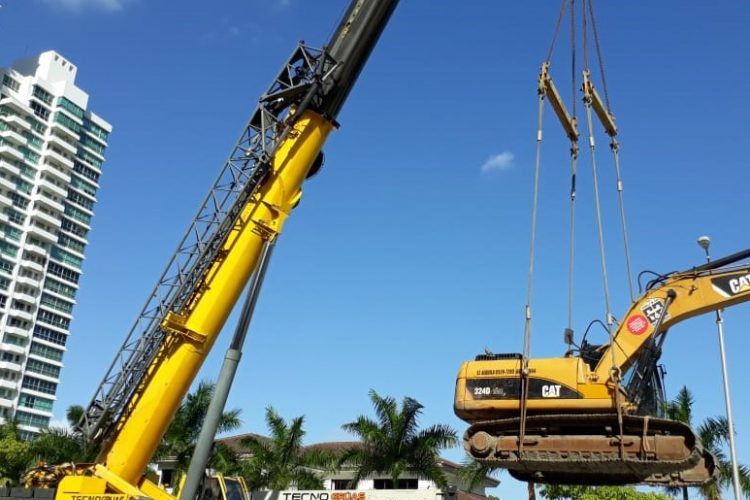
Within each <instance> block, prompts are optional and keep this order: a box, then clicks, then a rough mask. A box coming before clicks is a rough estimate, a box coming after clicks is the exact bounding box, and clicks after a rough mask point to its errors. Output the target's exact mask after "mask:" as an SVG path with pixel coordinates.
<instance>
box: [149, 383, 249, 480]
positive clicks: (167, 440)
mask: <svg viewBox="0 0 750 500" xmlns="http://www.w3.org/2000/svg"><path fill="white" fill-rule="evenodd" d="M215 387H216V385H215V384H213V383H211V382H206V381H201V382H200V383H199V384H198V387H197V389H196V390H195V392H192V393H190V394H188V395H187V397H186V398H185V400H184V401H183V402H182V404H181V405H180V407H179V408H178V410H177V413H176V414H175V416H174V419H172V423H171V424H170V425H169V428H168V429H167V432H166V433H165V434H164V437H163V438H162V441H161V443H160V444H159V448H158V449H157V450H156V455H155V456H156V457H157V458H166V457H174V458H175V459H176V460H177V470H178V471H182V472H184V471H186V470H187V468H188V466H189V465H190V459H191V457H192V456H193V450H194V449H195V443H196V441H197V440H198V435H199V434H200V432H201V428H202V427H203V421H204V420H205V419H206V413H207V412H208V405H209V404H210V403H211V398H212V397H213V395H214V389H215ZM239 414H240V410H237V409H235V410H230V411H227V412H224V413H223V414H222V416H221V420H220V422H219V428H218V432H219V433H221V432H229V431H232V430H234V429H236V428H238V427H239V426H240V425H241V421H240V419H239Z"/></svg>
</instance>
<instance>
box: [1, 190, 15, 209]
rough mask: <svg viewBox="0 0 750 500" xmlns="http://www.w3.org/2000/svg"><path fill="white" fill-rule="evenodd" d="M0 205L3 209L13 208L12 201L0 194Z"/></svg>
mask: <svg viewBox="0 0 750 500" xmlns="http://www.w3.org/2000/svg"><path fill="white" fill-rule="evenodd" d="M0 205H2V206H4V207H12V206H13V200H11V199H10V198H8V197H7V196H5V195H4V194H2V193H0Z"/></svg>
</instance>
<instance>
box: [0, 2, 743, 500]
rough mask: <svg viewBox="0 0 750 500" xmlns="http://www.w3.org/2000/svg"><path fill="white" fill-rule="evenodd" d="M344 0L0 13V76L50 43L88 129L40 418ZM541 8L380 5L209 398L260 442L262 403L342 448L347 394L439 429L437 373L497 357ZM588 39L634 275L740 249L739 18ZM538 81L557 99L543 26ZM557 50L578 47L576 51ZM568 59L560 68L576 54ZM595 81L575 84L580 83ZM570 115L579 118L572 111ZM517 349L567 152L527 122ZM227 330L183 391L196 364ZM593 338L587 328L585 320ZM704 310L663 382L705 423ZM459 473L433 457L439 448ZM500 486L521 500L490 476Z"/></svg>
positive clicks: (440, 377) (658, 24)
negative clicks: (227, 391) (79, 98)
mask: <svg viewBox="0 0 750 500" xmlns="http://www.w3.org/2000/svg"><path fill="white" fill-rule="evenodd" d="M346 4H347V2H346V0H328V1H321V2H309V1H302V0H283V1H260V0H250V1H244V2H240V1H234V0H227V1H222V2H205V1H204V2H197V1H194V0H185V1H183V2H180V3H179V4H176V3H172V2H164V1H146V0H0V5H2V9H0V37H2V38H1V39H2V43H1V44H0V65H1V66H7V65H8V64H10V63H11V62H12V61H13V60H15V59H18V58H21V57H25V56H29V55H33V54H36V53H38V52H41V51H44V50H49V49H54V50H57V51H58V52H60V53H61V54H63V55H64V56H65V57H66V58H68V59H70V60H71V61H72V62H73V63H74V64H76V65H77V66H78V68H79V71H78V81H77V83H78V84H79V85H80V86H81V87H82V88H84V89H85V90H86V91H87V92H89V93H90V95H91V100H90V104H91V107H92V109H93V110H94V111H95V112H96V113H98V114H100V115H101V116H102V117H104V118H105V119H106V120H108V121H110V122H111V123H112V124H113V126H114V132H113V134H112V135H111V138H110V148H109V150H108V152H107V157H108V161H107V162H106V164H105V166H104V175H103V177H102V181H101V186H102V187H101V190H100V193H99V202H98V205H97V209H96V211H97V214H96V217H95V219H94V224H93V231H92V233H91V236H90V240H89V241H90V246H89V248H88V250H87V260H86V262H85V264H84V273H85V275H84V278H83V280H82V283H81V290H80V293H79V295H78V305H77V306H76V309H75V320H74V323H73V327H72V331H73V335H72V337H71V340H70V342H69V350H68V353H67V355H66V358H65V366H66V367H65V369H64V371H63V375H62V382H61V386H60V390H59V394H58V396H59V397H58V402H57V404H56V408H55V410H56V415H58V418H60V417H62V415H63V411H64V409H65V408H66V407H67V406H69V405H71V404H86V403H87V402H88V401H89V399H90V397H91V395H92V394H93V391H94V389H95V388H96V386H97V385H98V383H99V381H100V378H101V376H102V375H103V373H104V371H105V369H106V367H107V366H108V364H109V363H110V361H111V359H112V357H113V355H114V353H115V351H116V349H117V348H118V347H119V345H120V343H121V341H122V338H123V337H124V335H125V333H126V332H127V331H128V329H129V327H130V325H131V323H132V321H133V320H134V319H135V316H136V314H137V313H138V311H139V310H140V307H141V306H142V304H143V302H144V301H145V298H146V295H147V294H148V292H149V291H150V290H151V288H152V287H153V284H154V282H155V281H156V279H157V277H158V276H159V275H160V273H161V271H162V269H163V266H164V265H165V264H166V262H167V259H168V258H169V256H170V255H171V253H172V251H173V250H174V248H175V246H176V244H177V242H178V239H179V238H180V237H181V236H182V234H183V232H184V230H185V229H186V228H187V225H188V223H189V222H190V220H191V218H192V216H193V213H194V211H195V209H196V208H197V206H198V203H199V202H200V200H202V198H203V196H204V195H205V192H206V191H207V190H208V188H209V186H210V185H211V183H212V182H213V179H214V177H215V175H216V172H217V171H218V169H219V167H220V165H221V164H222V163H223V161H224V160H225V158H226V155H227V154H228V153H229V151H230V149H231V148H232V146H233V144H234V141H235V140H236V138H237V136H238V135H239V133H240V131H241V130H242V127H243V126H244V123H245V121H246V119H247V117H248V116H249V114H250V112H251V110H252V109H253V108H254V103H255V102H256V101H257V98H258V96H259V95H260V94H261V92H263V91H264V90H265V89H266V87H267V86H268V84H269V82H270V79H271V78H272V77H273V76H274V75H275V73H276V71H277V70H278V68H279V67H280V66H281V64H282V63H283V62H284V61H285V60H286V57H287V56H288V55H289V54H290V53H291V50H292V48H293V47H294V44H295V43H296V42H297V41H298V40H300V39H304V40H306V41H307V42H308V43H310V44H311V45H322V44H323V43H325V41H326V40H327V38H328V36H329V35H330V33H331V31H332V30H333V28H334V25H335V22H336V21H337V20H338V18H339V16H340V15H341V13H342V11H343V10H344V8H345V7H346ZM558 6H559V3H558V2H548V1H547V2H544V1H540V0H535V1H531V2H491V1H488V0H481V1H480V0H474V1H469V2H427V1H403V2H402V3H401V5H400V6H399V7H398V8H397V10H396V13H395V14H394V16H393V19H392V22H391V24H390V25H389V26H388V28H387V29H386V32H385V33H384V35H383V37H382V39H381V42H380V44H379V46H378V47H377V48H376V50H375V53H374V54H373V56H372V57H371V59H370V62H369V64H368V66H367V67H366V68H365V70H364V71H363V73H362V76H361V78H360V81H359V83H358V85H357V86H356V87H355V89H354V91H353V92H352V94H351V96H350V98H349V101H348V102H347V104H346V105H345V107H344V109H343V111H342V113H341V115H340V116H339V121H340V122H341V124H342V126H341V129H340V130H338V131H337V132H335V133H334V134H333V135H332V137H331V138H330V140H329V142H328V144H327V146H326V148H325V150H326V157H327V163H326V165H325V167H324V168H323V170H322V173H321V175H319V176H317V177H316V178H314V179H313V180H311V182H309V184H307V185H306V189H305V196H304V198H303V201H302V203H301V205H300V206H299V208H298V209H297V210H296V211H295V212H294V214H293V216H292V217H291V218H290V221H289V223H288V224H287V226H286V231H285V233H284V234H283V236H282V239H281V241H280V243H279V245H277V248H276V251H275V253H274V257H273V261H272V263H271V268H270V270H269V273H268V276H267V279H266V284H265V287H264V290H263V294H262V296H261V299H260V301H259V304H258V309H257V313H256V316H255V318H254V321H253V325H252V331H251V333H250V335H249V339H248V342H247V345H246V350H245V355H244V359H243V362H242V366H241V368H240V370H239V373H238V378H237V383H236V386H235V388H234V390H233V392H232V395H231V398H230V402H229V406H230V407H238V408H242V418H243V421H244V425H243V428H242V431H247V432H249V431H254V432H263V431H264V424H263V412H264V408H265V407H266V406H268V405H272V406H274V407H275V408H276V409H277V410H278V411H279V412H280V413H281V414H282V415H284V416H286V417H288V418H291V417H293V416H296V415H301V414H304V415H305V416H306V422H307V430H308V442H314V441H323V440H336V439H347V438H348V437H349V436H347V435H346V434H345V433H344V432H343V431H342V430H341V428H340V426H341V424H343V423H345V422H348V421H351V420H353V419H354V418H355V417H356V416H357V415H359V414H362V413H368V414H369V412H370V406H369V400H368V397H367V393H368V390H369V389H371V388H372V389H375V390H376V391H378V392H379V393H380V394H383V395H392V396H395V397H397V398H401V397H402V396H405V395H409V396H412V397H415V398H416V399H418V400H419V401H420V402H422V403H423V404H424V405H425V412H424V416H423V421H422V422H423V424H424V425H429V424H432V423H437V422H440V423H448V424H450V425H452V426H453V427H454V428H456V429H457V430H458V431H459V433H461V432H463V429H464V427H465V426H464V424H463V423H462V422H461V421H459V420H458V419H457V418H456V417H454V416H453V412H452V398H453V385H454V378H455V375H456V371H457V369H458V367H459V365H460V363H461V361H463V360H466V359H470V358H472V357H473V356H474V355H475V354H477V353H478V352H481V351H482V350H483V349H484V347H485V346H489V347H490V348H491V349H492V350H494V351H496V352H518V351H519V350H520V349H521V346H522V332H523V304H524V302H525V297H526V270H527V266H528V241H529V240H528V238H529V222H530V206H531V191H532V176H533V165H534V146H535V144H534V139H535V131H536V93H535V91H536V77H537V74H538V70H539V65H540V63H541V61H542V59H543V58H544V57H545V55H546V53H547V48H548V45H549V40H550V36H551V31H552V27H553V25H554V22H555V19H556V16H557V12H558ZM597 15H598V26H599V30H600V35H601V38H602V47H603V51H604V57H605V65H606V70H607V82H608V84H609V93H610V96H611V100H612V105H613V109H614V112H615V115H616V116H617V123H618V125H619V127H620V142H621V145H622V153H621V160H622V166H623V177H624V183H625V204H626V211H627V215H628V225H629V229H630V238H631V253H632V257H633V267H634V269H635V270H636V272H640V271H641V270H644V269H650V270H654V271H658V272H667V271H672V270H677V269H685V268H689V267H691V266H693V265H697V264H700V263H702V261H703V254H702V251H701V249H700V248H699V247H698V246H697V245H696V243H695V240H696V238H697V237H698V236H699V235H701V234H709V235H710V236H711V237H712V239H713V246H712V253H713V254H714V256H717V257H718V256H722V255H725V254H729V253H732V252H735V251H739V250H741V249H744V248H746V247H747V246H748V238H747V230H748V224H747V222H746V220H744V219H745V210H746V205H747V200H748V195H747V183H748V175H749V174H748V173H747V168H746V167H747V161H746V158H745V153H746V147H745V146H746V138H745V135H746V132H747V124H746V117H747V116H748V114H749V112H750V109H749V108H750V106H749V105H748V100H747V95H746V89H745V87H746V85H745V82H746V81H747V79H748V76H749V75H748V69H747V65H746V64H745V63H744V62H745V61H746V59H747V50H748V48H749V46H748V35H747V31H746V24H747V19H749V18H750V4H748V3H746V2H721V3H714V4H712V5H711V6H710V7H708V6H707V5H706V4H705V2H699V1H696V0H687V1H680V2H677V1H672V0H665V1H663V2H648V1H635V2H627V3H626V4H625V3H618V4H616V5H615V4H614V3H601V4H600V5H598V8H597ZM561 36H562V39H561V40H560V42H558V46H557V49H556V52H555V57H554V58H553V76H554V77H555V79H556V82H557V83H558V85H559V86H560V87H561V91H562V93H563V95H564V96H565V98H566V99H567V100H568V101H570V97H569V96H570V93H571V91H570V88H569V83H568V82H569V80H570V73H569V64H570V63H569V48H568V46H567V33H563V35H561ZM578 55H579V58H580V57H581V53H580V49H579V54H578ZM579 61H580V59H579ZM595 82H596V83H598V85H599V88H600V89H601V83H600V82H599V80H598V78H597V79H596V80H595ZM579 109H580V105H579ZM546 116H547V120H546V121H545V144H544V149H543V154H542V156H543V173H542V186H541V192H540V212H539V237H538V238H539V239H538V253H537V261H536V270H537V275H536V277H537V279H536V281H535V288H534V290H535V294H534V303H533V304H534V313H535V322H534V332H533V340H532V354H533V355H534V356H537V357H544V356H557V355H561V354H562V353H563V352H564V349H565V347H564V345H563V343H562V331H563V328H564V327H565V326H566V322H567V316H566V307H567V305H566V304H567V301H566V287H567V283H566V273H567V245H568V243H567V232H568V220H567V210H568V208H567V207H568V205H567V203H568V201H567V199H568V184H569V180H568V175H569V174H568V169H569V164H568V154H567V144H566V141H565V140H564V137H563V135H562V132H561V131H560V130H559V127H558V125H557V123H556V122H555V121H553V120H552V119H551V118H552V113H551V111H550V110H549V108H548V109H547V114H546ZM597 140H598V144H599V145H600V148H599V151H598V155H597V162H598V164H599V167H600V176H601V179H600V181H601V188H602V194H603V212H604V219H605V220H604V223H605V240H606V242H607V249H608V254H607V255H608V262H609V274H610V284H611V294H612V308H613V313H614V314H615V316H617V317H621V315H622V314H624V312H625V310H626V308H627V305H628V294H627V288H626V282H625V271H624V263H623V259H622V253H623V252H622V245H621V240H620V236H619V225H618V224H619V220H618V214H617V211H616V198H615V192H614V180H613V175H612V170H613V169H612V163H611V158H610V156H609V154H608V151H607V148H606V147H605V145H606V140H605V138H604V137H601V136H600V137H598V139H597ZM590 168H591V167H590V159H589V156H588V155H587V154H584V155H582V158H581V161H580V165H579V172H580V175H579V195H578V196H579V201H578V203H579V204H578V215H579V219H578V227H579V231H578V236H577V238H578V240H577V241H578V249H577V253H578V257H579V260H578V266H577V273H578V274H577V277H576V298H575V304H576V309H575V315H574V316H575V323H574V327H575V330H576V334H577V338H578V339H580V336H581V334H582V332H583V330H584V329H585V326H586V324H588V322H589V321H590V320H592V319H595V318H602V317H603V315H604V306H603V299H602V291H601V290H602V287H601V275H600V272H599V259H598V253H597V243H596V239H595V232H594V218H593V211H592V206H593V205H592V193H591V180H590V179H591V175H590ZM749 311H750V308H749V307H748V306H742V305H741V306H737V307H734V308H732V309H730V310H728V311H727V312H726V315H725V318H726V336H727V345H728V363H729V369H730V376H731V380H732V383H733V385H732V387H733V396H734V405H735V408H734V410H735V420H736V423H737V431H738V452H739V456H740V461H742V462H744V463H750V438H748V433H749V432H750V430H749V429H746V426H747V425H748V419H747V415H748V412H750V399H749V398H748V391H747V390H746V389H745V387H744V384H745V380H746V379H748V377H750V366H749V365H748V363H746V362H745V353H746V351H747V350H748V349H749V348H750V341H748V340H747V336H746V335H745V330H746V325H747V323H748V321H749V320H750V313H749ZM233 323H234V319H233V318H232V319H231V320H230V321H229V322H228V325H229V327H228V328H227V332H226V333H227V335H225V337H224V342H221V341H220V342H219V344H218V345H217V347H216V348H215V350H214V352H213V353H212V355H211V356H210V358H209V360H208V362H207V363H206V365H205V367H204V370H203V372H202V375H201V377H203V378H207V379H212V378H214V377H215V376H216V374H217V372H218V367H219V365H220V362H221V358H222V357H223V351H224V348H225V345H226V341H227V339H228V337H229V334H230V333H231V332H230V330H231V327H232V326H233ZM592 335H593V336H594V340H597V336H598V340H604V334H603V333H601V332H595V333H592ZM718 359H719V358H718V347H717V341H716V330H715V325H714V321H713V316H712V315H707V316H705V317H700V318H696V319H693V320H690V321H689V322H687V323H684V324H681V325H678V326H677V327H675V328H674V329H673V331H672V333H671V334H670V338H669V339H668V341H667V346H666V349H665V355H664V357H663V361H664V362H665V364H666V365H667V371H668V375H667V389H668V391H669V393H670V395H674V394H675V393H676V391H677V390H678V389H679V387H681V386H682V385H683V384H686V385H688V386H689V387H690V388H691V389H692V390H693V392H694V394H695V397H696V418H697V419H701V418H703V417H705V416H712V415H718V414H721V413H723V408H724V407H723V398H722V392H721V375H720V370H719V364H718ZM446 456H447V457H448V458H451V459H453V460H460V459H461V457H462V453H461V452H460V451H459V450H458V449H456V450H453V451H450V452H448V453H447V454H446ZM501 479H502V480H503V481H504V482H503V484H502V485H501V486H500V488H499V489H498V491H497V493H498V494H499V495H501V496H502V495H504V496H505V497H506V498H509V497H513V496H514V495H516V494H517V495H520V494H522V493H520V492H522V491H525V489H523V488H522V487H521V485H520V484H518V483H516V482H515V481H513V480H512V479H510V478H509V477H507V475H502V476H501Z"/></svg>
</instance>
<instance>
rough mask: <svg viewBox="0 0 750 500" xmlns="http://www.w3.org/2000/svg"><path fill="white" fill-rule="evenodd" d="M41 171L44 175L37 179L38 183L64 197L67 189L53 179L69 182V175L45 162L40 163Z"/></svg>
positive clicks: (66, 194)
mask: <svg viewBox="0 0 750 500" xmlns="http://www.w3.org/2000/svg"><path fill="white" fill-rule="evenodd" d="M42 173H43V174H44V175H43V176H42V177H41V178H40V179H39V184H41V185H42V186H44V187H45V188H47V189H49V190H50V191H52V192H53V193H55V194H57V195H58V196H61V197H62V198H63V199H65V198H66V197H67V196H68V190H67V189H65V188H64V187H62V186H59V185H58V184H57V183H55V182H53V181H55V180H57V182H58V183H59V182H61V181H65V182H66V183H67V182H70V176H69V175H66V174H64V173H62V172H60V171H59V170H58V169H56V168H55V167H53V166H51V165H47V164H46V163H45V164H43V165H42ZM53 177H54V178H53ZM66 179H67V180H66Z"/></svg>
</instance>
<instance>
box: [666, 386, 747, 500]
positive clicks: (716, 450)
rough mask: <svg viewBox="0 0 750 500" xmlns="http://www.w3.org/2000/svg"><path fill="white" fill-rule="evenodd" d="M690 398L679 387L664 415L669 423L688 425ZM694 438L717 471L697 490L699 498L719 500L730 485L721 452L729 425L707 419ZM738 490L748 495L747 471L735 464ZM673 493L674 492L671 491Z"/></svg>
mask: <svg viewBox="0 0 750 500" xmlns="http://www.w3.org/2000/svg"><path fill="white" fill-rule="evenodd" d="M694 402H695V400H694V398H693V395H692V394H691V393H690V391H689V390H688V388H687V387H685V386H683V387H682V389H680V392H678V393H677V396H676V397H675V399H674V400H672V401H670V402H669V403H667V416H668V417H669V418H671V419H673V420H679V421H680V422H684V423H686V424H688V425H692V417H693V403H694ZM697 434H698V437H699V438H700V440H701V442H702V443H703V446H704V448H706V449H707V450H708V451H709V452H711V453H712V454H713V455H714V457H716V468H717V470H718V472H719V477H718V480H717V481H716V482H715V483H713V484H709V485H705V486H700V487H698V491H699V492H700V494H701V496H702V497H703V498H705V499H708V500H720V499H721V489H722V488H726V487H729V486H730V485H731V484H732V464H731V462H730V461H729V459H728V458H727V456H726V453H724V450H723V446H724V445H726V444H728V442H729V426H728V424H727V420H726V418H724V417H714V418H711V417H709V418H707V419H706V420H705V421H704V422H703V423H701V424H700V425H699V426H698V431H697ZM738 469H739V473H740V474H739V475H740V488H741V489H742V491H743V493H744V494H745V495H747V496H750V469H748V468H747V466H745V465H741V464H740V465H739V466H738ZM673 492H674V491H673ZM682 495H683V498H684V499H687V498H688V490H687V487H683V488H682Z"/></svg>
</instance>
